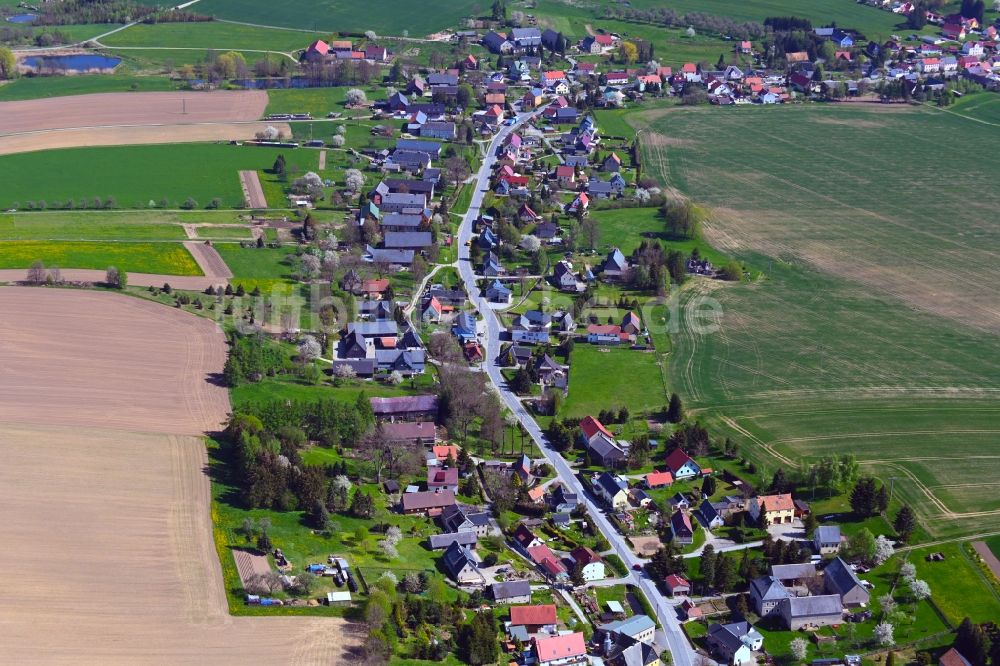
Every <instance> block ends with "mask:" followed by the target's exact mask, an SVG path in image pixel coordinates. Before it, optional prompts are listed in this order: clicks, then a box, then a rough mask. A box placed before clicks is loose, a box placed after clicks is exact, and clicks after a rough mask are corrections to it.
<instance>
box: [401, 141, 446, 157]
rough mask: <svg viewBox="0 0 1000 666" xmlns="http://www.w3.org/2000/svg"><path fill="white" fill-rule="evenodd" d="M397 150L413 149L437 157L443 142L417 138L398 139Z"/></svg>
mask: <svg viewBox="0 0 1000 666" xmlns="http://www.w3.org/2000/svg"><path fill="white" fill-rule="evenodd" d="M396 150H412V151H416V152H420V153H427V154H429V155H433V156H434V157H437V156H438V155H440V154H441V144H440V143H438V142H437V141H418V140H416V139H397V140H396Z"/></svg>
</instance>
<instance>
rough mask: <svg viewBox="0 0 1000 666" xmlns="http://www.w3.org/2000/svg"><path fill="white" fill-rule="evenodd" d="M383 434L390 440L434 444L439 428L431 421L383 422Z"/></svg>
mask: <svg viewBox="0 0 1000 666" xmlns="http://www.w3.org/2000/svg"><path fill="white" fill-rule="evenodd" d="M381 428H382V436H383V437H384V438H385V439H386V441H389V442H405V443H407V444H432V443H433V442H434V441H435V439H436V438H437V429H436V427H435V425H434V424H433V423H431V422H430V421H416V422H402V423H383V424H381Z"/></svg>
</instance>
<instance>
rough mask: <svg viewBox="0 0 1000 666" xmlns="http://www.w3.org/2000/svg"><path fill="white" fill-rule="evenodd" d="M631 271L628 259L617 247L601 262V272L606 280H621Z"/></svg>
mask: <svg viewBox="0 0 1000 666" xmlns="http://www.w3.org/2000/svg"><path fill="white" fill-rule="evenodd" d="M628 269H629V263H628V259H626V258H625V255H624V254H622V251H621V250H619V249H618V248H617V247H616V248H614V249H612V250H611V252H609V253H608V256H607V257H606V258H605V259H604V261H603V262H601V266H600V268H599V271H600V273H601V277H602V278H604V279H605V280H620V279H622V278H623V277H624V276H625V272H626V271H628Z"/></svg>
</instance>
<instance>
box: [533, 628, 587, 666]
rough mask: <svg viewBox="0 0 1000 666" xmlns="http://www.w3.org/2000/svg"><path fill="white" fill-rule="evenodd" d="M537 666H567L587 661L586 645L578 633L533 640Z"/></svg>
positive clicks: (581, 635)
mask: <svg viewBox="0 0 1000 666" xmlns="http://www.w3.org/2000/svg"><path fill="white" fill-rule="evenodd" d="M534 652H535V660H536V662H537V663H538V666H567V665H568V664H582V663H585V662H587V661H588V659H587V645H586V643H585V642H584V638H583V634H582V633H580V632H579V631H577V632H574V633H572V634H563V635H561V636H552V637H548V638H539V637H536V638H535V639H534Z"/></svg>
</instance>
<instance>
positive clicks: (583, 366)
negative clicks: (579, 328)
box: [559, 343, 666, 418]
mask: <svg viewBox="0 0 1000 666" xmlns="http://www.w3.org/2000/svg"><path fill="white" fill-rule="evenodd" d="M665 402H666V398H665V397H664V392H663V380H662V379H661V376H660V370H659V367H658V366H657V364H656V355H655V354H652V353H646V352H640V351H633V350H630V349H611V348H609V347H598V346H594V345H589V344H586V343H580V344H578V345H576V346H575V347H574V348H573V354H572V356H571V357H570V370H569V396H568V397H567V398H566V402H565V403H564V404H563V407H562V409H561V410H560V412H559V415H560V416H562V417H564V418H565V417H577V418H582V417H584V416H587V415H588V414H593V415H596V414H597V413H598V412H600V411H601V410H602V409H621V408H622V407H628V408H629V411H631V412H632V414H633V415H636V414H638V413H640V412H645V411H650V410H659V409H661V408H663V406H664V404H665Z"/></svg>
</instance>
